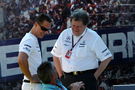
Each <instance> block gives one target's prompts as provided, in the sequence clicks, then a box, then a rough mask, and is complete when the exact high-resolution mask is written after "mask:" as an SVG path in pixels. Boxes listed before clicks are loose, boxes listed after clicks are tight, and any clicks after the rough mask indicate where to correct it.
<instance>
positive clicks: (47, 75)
mask: <svg viewBox="0 0 135 90" xmlns="http://www.w3.org/2000/svg"><path fill="white" fill-rule="evenodd" d="M37 74H38V77H39V79H40V80H41V81H42V82H43V83H45V84H50V82H51V79H52V77H53V74H54V69H53V66H52V64H51V62H49V61H46V62H43V63H42V64H41V65H40V66H39V67H38V69H37Z"/></svg>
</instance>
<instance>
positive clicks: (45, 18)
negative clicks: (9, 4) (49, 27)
mask: <svg viewBox="0 0 135 90" xmlns="http://www.w3.org/2000/svg"><path fill="white" fill-rule="evenodd" d="M35 21H36V22H37V23H39V24H41V23H43V21H48V22H52V19H51V17H50V16H49V15H47V14H43V13H42V14H39V16H37V17H36V20H35Z"/></svg>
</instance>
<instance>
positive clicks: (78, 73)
mask: <svg viewBox="0 0 135 90" xmlns="http://www.w3.org/2000/svg"><path fill="white" fill-rule="evenodd" d="M96 70H97V69H91V70H86V71H74V72H70V73H66V72H64V74H65V75H74V76H76V75H81V74H86V73H92V74H94V73H95V71H96Z"/></svg>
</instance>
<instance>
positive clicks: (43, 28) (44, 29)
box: [39, 25, 49, 31]
mask: <svg viewBox="0 0 135 90" xmlns="http://www.w3.org/2000/svg"><path fill="white" fill-rule="evenodd" d="M39 26H40V28H41V29H42V30H43V31H49V29H48V28H45V27H43V26H41V25H39Z"/></svg>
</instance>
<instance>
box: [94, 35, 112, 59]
mask: <svg viewBox="0 0 135 90" xmlns="http://www.w3.org/2000/svg"><path fill="white" fill-rule="evenodd" d="M93 50H94V52H95V54H96V56H97V58H98V59H99V60H100V61H104V60H105V59H107V58H109V57H111V56H112V54H111V52H110V51H109V49H108V48H107V46H106V45H105V43H104V42H103V40H102V39H101V37H100V36H99V37H98V38H97V39H96V41H95V43H94V45H93Z"/></svg>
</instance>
